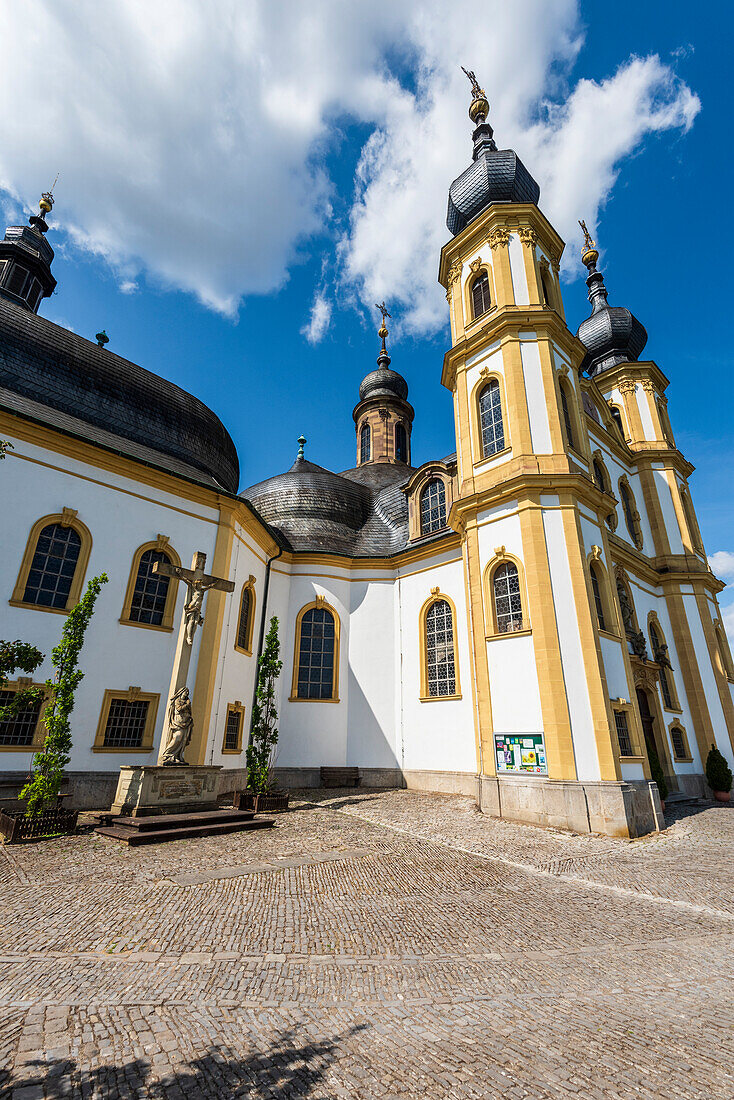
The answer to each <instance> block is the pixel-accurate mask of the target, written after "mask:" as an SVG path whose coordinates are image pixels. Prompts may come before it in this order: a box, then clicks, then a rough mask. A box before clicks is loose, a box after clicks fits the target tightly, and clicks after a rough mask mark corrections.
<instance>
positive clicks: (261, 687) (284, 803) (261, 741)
mask: <svg viewBox="0 0 734 1100" xmlns="http://www.w3.org/2000/svg"><path fill="white" fill-rule="evenodd" d="M282 667H283V662H282V661H281V660H280V639H279V638H278V620H277V618H275V617H273V618H272V619H271V620H270V628H269V630H268V633H267V637H266V639H265V648H264V650H263V654H262V657H260V659H259V661H258V677H257V692H256V694H255V705H254V706H253V708H252V723H251V726H250V738H249V741H248V744H247V790H245V791H237V792H236V793H235V796H234V804H235V807H236V808H237V809H240V810H255V811H256V812H257V811H258V810H259V811H261V812H263V813H273V812H276V811H278V810H287V809H288V793H287V792H286V791H278V790H276V789H275V779H274V777H273V765H274V763H275V755H276V746H277V744H278V729H277V726H276V725H275V723H276V721H277V719H278V711H277V709H276V706H275V681H276V680H277V678H278V676H279V675H280V670H281V669H282Z"/></svg>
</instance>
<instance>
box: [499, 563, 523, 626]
mask: <svg viewBox="0 0 734 1100" xmlns="http://www.w3.org/2000/svg"><path fill="white" fill-rule="evenodd" d="M492 595H493V598H494V613H495V621H496V623H497V632H498V633H499V634H511V633H513V632H514V631H517V630H522V628H523V620H522V599H521V598H520V575H519V573H518V571H517V566H516V565H515V564H514V562H511V561H508V562H505V563H504V564H503V565H500V566H498V567H497V569H496V570H495V573H494V577H493V578H492Z"/></svg>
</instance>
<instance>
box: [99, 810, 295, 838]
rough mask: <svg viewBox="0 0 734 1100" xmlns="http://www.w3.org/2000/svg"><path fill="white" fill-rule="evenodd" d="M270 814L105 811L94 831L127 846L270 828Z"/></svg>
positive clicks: (271, 824) (221, 811)
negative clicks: (121, 813)
mask: <svg viewBox="0 0 734 1100" xmlns="http://www.w3.org/2000/svg"><path fill="white" fill-rule="evenodd" d="M274 824H275V822H274V820H273V818H272V817H256V816H255V814H254V813H253V812H252V810H208V811H204V812H198V813H190V814H151V815H147V816H145V817H122V816H117V817H115V816H113V815H111V814H110V815H105V817H104V819H103V824H101V825H98V826H97V828H96V829H95V832H96V833H98V834H99V835H100V836H108V837H111V838H112V839H113V840H119V841H122V843H123V844H127V845H128V846H130V847H137V846H139V845H141V844H161V843H163V842H165V841H168V840H190V839H192V838H194V837H198V836H219V835H221V834H222V833H234V832H246V831H248V830H251V829H270V828H272V826H273V825H274Z"/></svg>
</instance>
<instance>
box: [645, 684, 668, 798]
mask: <svg viewBox="0 0 734 1100" xmlns="http://www.w3.org/2000/svg"><path fill="white" fill-rule="evenodd" d="M637 705H638V707H639V708H640V720H641V722H642V732H643V733H644V735H645V747H646V749H647V758H648V760H649V761H650V766H651V767H652V766H653V764H654V763H656V764H657V765H658V767H659V768H660V770H661V771H662V773H663V775H664V776H665V779H666V781H667V784H668V789H669V790H670V791H677V790H678V780H677V778H676V775H675V772H674V771H673V770H672V768H671V766H670V761H669V757H668V754H667V752H666V751H665V747H664V746H663V745H660V744H659V743H658V736H661V734H658V733H656V726H657V725H658V721H657V719H656V717H655V715H654V714H653V713H652V710H651V709H650V699H649V696H648V694H647V692H646V691H645V690H644V688H638V689H637Z"/></svg>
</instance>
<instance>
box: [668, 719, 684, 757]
mask: <svg viewBox="0 0 734 1100" xmlns="http://www.w3.org/2000/svg"><path fill="white" fill-rule="evenodd" d="M670 740H671V741H672V743H673V755H674V756H675V758H676V760H685V759H686V757H687V756H688V753H687V752H686V739H685V737H684V736H683V730H682V729H681V728H680V726H671V728H670Z"/></svg>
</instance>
